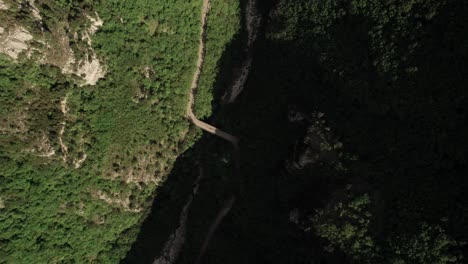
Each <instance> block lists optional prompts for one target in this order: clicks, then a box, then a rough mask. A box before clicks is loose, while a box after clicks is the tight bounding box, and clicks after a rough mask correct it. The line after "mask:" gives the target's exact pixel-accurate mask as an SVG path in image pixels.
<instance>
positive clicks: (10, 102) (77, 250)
mask: <svg viewBox="0 0 468 264" xmlns="http://www.w3.org/2000/svg"><path fill="white" fill-rule="evenodd" d="M7 2H8V1H7ZM234 2H235V1H227V2H226V1H224V2H220V3H218V2H217V1H216V3H214V4H213V7H212V9H213V14H214V15H213V16H210V22H211V21H213V22H214V23H213V25H211V26H210V28H209V29H210V30H209V32H208V40H209V42H208V49H210V48H213V49H214V53H208V54H209V55H208V58H209V59H207V66H206V67H204V70H203V75H202V80H203V83H204V88H203V89H200V91H201V92H200V93H202V94H203V96H202V97H203V98H206V99H201V100H200V101H202V103H201V106H199V107H198V109H199V111H200V112H202V113H203V114H204V115H207V114H209V113H210V111H211V105H210V103H209V101H210V100H211V98H210V95H209V93H210V87H209V86H210V85H211V84H212V83H213V80H214V78H215V75H216V73H217V60H218V59H219V58H220V56H221V53H222V50H223V47H224V45H226V43H228V42H229V41H230V38H232V36H233V35H234V33H235V30H236V29H237V23H236V19H235V18H236V14H237V12H238V7H237V3H234ZM201 3H202V1H196V0H190V1H185V0H184V1H179V0H176V1H169V2H168V1H147V0H137V1H118V0H111V1H93V2H91V1H47V0H43V1H39V0H38V1H35V5H36V7H37V8H38V10H39V11H40V12H41V15H42V19H43V20H42V23H38V22H37V21H34V20H32V19H31V8H30V7H28V5H27V4H24V5H20V6H18V7H16V6H15V8H12V9H10V10H8V11H0V12H3V13H1V14H0V15H1V16H2V19H3V17H9V18H8V19H9V23H13V24H14V23H18V24H21V25H23V26H24V27H25V28H26V29H27V30H28V31H29V32H31V33H32V34H33V36H34V37H35V38H39V37H40V36H42V34H45V36H48V35H47V34H50V35H53V34H54V33H57V34H64V35H63V36H66V37H68V38H69V39H70V46H71V47H72V48H73V50H74V51H75V53H76V55H77V57H83V56H86V54H85V52H84V50H83V49H81V48H80V44H79V43H78V42H76V37H74V35H75V32H79V33H78V34H79V35H80V34H82V30H83V29H84V28H87V27H89V23H90V22H89V19H87V17H86V16H87V15H88V14H89V16H92V17H95V16H96V14H98V15H99V17H100V19H102V21H103V25H102V27H100V28H99V29H97V32H96V33H95V34H94V35H93V36H92V47H93V49H94V51H95V53H96V56H97V57H98V58H99V59H100V60H101V61H102V63H103V64H104V65H105V67H106V75H105V77H104V78H102V79H100V80H99V81H98V82H97V84H96V85H94V86H90V85H84V86H82V85H80V83H79V82H77V77H76V76H72V75H64V74H63V73H62V71H61V70H60V69H59V68H58V67H55V66H53V65H39V63H38V61H37V60H36V59H37V58H36V57H34V56H33V57H32V58H31V59H28V58H27V57H26V56H22V57H21V58H20V60H19V61H18V62H17V63H13V62H12V61H11V59H10V58H8V57H7V56H6V55H3V54H0V114H1V115H0V262H4V261H6V262H8V263H58V262H67V263H68V262H80V263H82V262H96V263H109V262H112V263H116V262H118V261H119V260H120V259H121V258H123V257H124V256H125V254H126V252H127V251H128V249H129V248H130V246H131V244H132V243H133V241H134V240H135V238H136V235H137V232H138V229H139V225H140V223H141V222H142V220H143V219H144V216H145V215H146V213H147V211H148V209H149V205H150V204H151V201H152V199H153V198H154V196H155V195H157V191H156V190H157V187H158V186H159V185H160V184H161V183H162V182H163V181H164V180H165V178H166V176H167V174H168V172H169V171H170V170H171V166H172V164H173V162H174V160H175V159H176V157H177V156H178V155H179V154H180V153H181V152H182V151H184V150H185V149H187V148H188V147H189V146H191V145H192V144H193V142H194V141H195V139H196V138H197V137H198V136H199V134H198V132H197V130H195V129H192V128H191V127H190V125H189V122H188V121H187V119H186V117H185V107H186V104H187V99H188V90H189V85H190V81H191V76H192V74H193V71H194V68H195V61H196V52H197V49H198V43H199V34H200V21H199V20H200V19H199V18H200V11H201ZM223 14H228V15H229V16H232V17H233V19H232V20H230V21H228V22H226V21H225V20H224V21H223V22H221V20H222V19H223V17H222V16H223ZM2 21H3V20H2ZM231 22H232V23H231ZM226 27H228V28H229V34H221V33H219V31H220V30H224V29H225V28H226ZM41 28H42V29H41ZM80 30H81V31H80ZM49 31H50V32H49ZM41 32H44V33H41ZM80 36H81V35H80ZM46 39H47V38H46ZM52 44H54V43H52ZM32 45H33V46H34V45H35V44H34V43H33V44H32ZM80 51H82V54H80Z"/></svg>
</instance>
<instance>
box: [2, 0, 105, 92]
mask: <svg viewBox="0 0 468 264" xmlns="http://www.w3.org/2000/svg"><path fill="white" fill-rule="evenodd" d="M44 3H47V2H41V1H39V2H38V3H36V2H35V0H25V1H19V2H18V1H15V2H13V1H11V2H2V3H1V8H0V12H1V14H0V17H1V20H2V22H3V23H2V26H1V27H0V53H4V54H6V55H8V56H9V57H10V58H11V60H12V61H14V62H18V61H24V60H32V61H35V62H36V63H39V64H47V65H54V66H57V67H59V68H60V69H61V71H62V73H64V74H67V75H73V76H76V77H77V78H76V81H77V83H79V84H81V85H95V84H96V82H97V81H98V80H99V79H100V78H102V77H104V76H105V73H106V67H105V65H104V64H103V62H102V60H101V59H99V58H98V57H97V55H96V53H95V51H94V49H93V47H92V40H91V36H92V35H93V34H94V33H96V31H97V30H98V29H99V27H101V26H102V24H103V21H102V20H101V19H100V18H99V15H98V14H97V13H96V12H94V13H93V12H91V11H88V10H81V13H80V14H79V15H77V16H76V17H74V18H73V19H72V20H68V18H67V17H64V16H63V17H60V13H59V12H57V13H53V15H54V16H51V14H49V13H46V15H45V16H43V15H42V13H43V11H42V10H43V9H45V8H46V9H45V10H47V9H48V6H47V5H45V4H44ZM56 15H58V16H59V17H57V16H56Z"/></svg>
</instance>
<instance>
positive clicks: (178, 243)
mask: <svg viewBox="0 0 468 264" xmlns="http://www.w3.org/2000/svg"><path fill="white" fill-rule="evenodd" d="M209 8H210V1H209V0H203V6H202V14H201V22H202V23H201V34H200V44H199V45H198V58H197V68H196V70H195V72H194V73H193V77H192V84H191V86H190V92H189V102H188V104H187V111H186V115H187V118H189V119H190V121H191V122H192V123H193V124H194V125H195V126H197V127H199V128H201V129H203V130H205V131H206V132H208V133H210V134H213V135H216V136H218V137H220V138H222V139H225V140H227V141H229V142H231V143H232V144H233V145H234V147H235V149H236V150H235V151H236V152H238V139H237V137H235V136H233V135H231V134H229V133H226V132H224V131H222V130H220V129H218V128H216V127H214V126H212V125H210V124H208V123H205V122H203V121H201V120H199V119H198V118H197V117H196V116H195V114H194V113H193V110H192V108H193V104H194V101H195V99H194V94H195V91H196V90H197V86H198V80H199V79H200V75H201V69H202V67H203V62H204V55H205V43H206V21H207V15H208V11H209ZM237 156H238V155H236V157H237ZM236 164H237V163H236ZM202 175H203V172H202V170H201V167H200V173H199V176H198V178H197V180H196V181H195V184H194V188H193V192H192V194H191V195H190V197H189V199H188V200H187V202H186V204H185V206H184V207H183V209H182V212H181V214H180V219H179V227H178V228H177V229H176V230H175V232H174V233H173V234H172V235H171V236H170V237H169V240H168V241H167V242H166V244H165V245H164V248H163V250H162V252H161V256H160V257H158V258H157V259H155V260H154V262H153V264H172V263H174V262H175V261H176V260H177V258H178V256H179V254H180V251H181V249H182V246H183V244H184V243H185V235H186V232H187V230H186V229H187V228H186V225H187V218H188V210H189V208H190V205H191V203H192V201H193V199H194V197H195V195H196V194H197V192H198V186H199V182H200V180H201V178H202ZM233 203H234V199H233V198H232V200H229V202H228V206H227V207H226V206H225V207H224V208H223V209H222V210H221V212H220V214H219V215H218V217H217V218H216V219H215V222H214V223H213V224H212V226H211V228H210V231H209V234H208V236H207V239H205V243H204V244H203V247H202V249H201V253H200V254H199V259H201V257H202V256H203V253H204V252H205V250H206V247H207V246H208V244H209V242H210V240H211V237H212V236H213V233H214V232H215V231H216V229H217V227H218V226H219V224H220V222H221V221H222V219H223V218H224V216H225V215H226V214H227V213H228V212H229V210H230V209H231V207H232V204H233Z"/></svg>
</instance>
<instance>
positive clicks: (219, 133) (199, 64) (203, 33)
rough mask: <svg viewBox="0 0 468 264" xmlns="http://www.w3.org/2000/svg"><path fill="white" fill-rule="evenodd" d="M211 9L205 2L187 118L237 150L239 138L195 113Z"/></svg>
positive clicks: (207, 2) (206, 1)
mask: <svg viewBox="0 0 468 264" xmlns="http://www.w3.org/2000/svg"><path fill="white" fill-rule="evenodd" d="M209 8H210V1H209V0H203V6H202V14H201V35H200V44H199V45H198V59H197V68H196V70H195V72H194V73H193V77H192V84H191V86H190V92H189V102H188V104H187V113H186V114H187V117H188V118H189V119H190V121H191V122H192V124H194V125H195V126H197V127H199V128H201V129H203V130H205V131H206V132H208V133H210V134H213V135H216V136H218V137H220V138H222V139H225V140H227V141H229V142H231V143H232V144H233V145H234V147H235V148H237V145H238V142H239V140H238V139H237V137H235V136H233V135H231V134H229V133H226V132H224V131H222V130H221V129H218V128H216V127H214V126H212V125H210V124H208V123H205V122H203V121H201V120H199V119H198V118H197V117H196V116H195V114H194V113H193V104H194V101H195V99H194V98H195V96H194V94H195V91H196V90H197V86H198V80H199V79H200V75H201V70H202V67H203V62H204V59H205V44H206V21H207V16H208V10H209Z"/></svg>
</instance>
